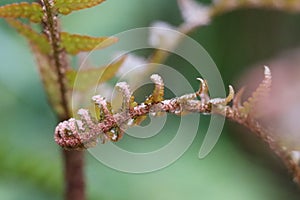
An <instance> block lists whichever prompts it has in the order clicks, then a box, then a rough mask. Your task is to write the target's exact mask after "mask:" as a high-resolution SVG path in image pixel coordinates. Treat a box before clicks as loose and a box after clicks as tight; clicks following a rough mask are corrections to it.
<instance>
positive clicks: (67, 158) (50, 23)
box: [40, 0, 85, 200]
mask: <svg viewBox="0 0 300 200" xmlns="http://www.w3.org/2000/svg"><path fill="white" fill-rule="evenodd" d="M40 4H41V5H42V7H43V11H44V17H43V28H44V33H45V34H46V35H47V37H48V39H49V41H50V44H51V47H52V54H51V55H50V56H51V60H52V61H53V66H54V70H55V72H56V74H57V81H58V84H59V95H60V101H61V102H60V104H61V106H62V108H63V113H62V114H58V113H57V114H58V118H59V121H62V120H66V119H68V118H70V116H71V112H70V109H69V101H68V94H69V93H68V88H67V86H66V80H65V79H66V78H65V71H66V70H67V69H68V68H70V67H69V64H68V60H67V57H66V52H65V51H64V49H62V48H61V47H60V30H59V29H60V28H59V22H58V18H57V13H56V11H55V10H54V9H53V5H54V2H53V0H40ZM62 155H63V160H64V166H65V169H64V174H65V199H66V200H84V199H85V181H84V173H83V171H84V153H83V152H80V151H67V150H62Z"/></svg>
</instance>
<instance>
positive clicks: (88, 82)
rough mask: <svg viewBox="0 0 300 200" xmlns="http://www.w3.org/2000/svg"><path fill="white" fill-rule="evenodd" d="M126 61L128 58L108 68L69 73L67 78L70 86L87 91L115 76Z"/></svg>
mask: <svg viewBox="0 0 300 200" xmlns="http://www.w3.org/2000/svg"><path fill="white" fill-rule="evenodd" d="M125 59H126V56H124V57H122V58H120V59H119V60H118V61H116V62H114V63H112V64H109V65H108V66H106V67H101V68H89V69H85V70H80V71H75V70H70V71H67V74H66V76H67V79H68V83H69V86H70V87H71V88H73V89H76V90H86V89H88V88H90V87H92V86H95V85H98V84H100V83H104V82H106V81H108V80H110V79H111V78H113V77H114V76H115V74H116V73H117V72H118V70H119V69H120V67H121V66H122V64H123V62H124V61H125ZM75 81H76V82H75Z"/></svg>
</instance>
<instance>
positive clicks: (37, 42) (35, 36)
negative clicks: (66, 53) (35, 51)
mask: <svg viewBox="0 0 300 200" xmlns="http://www.w3.org/2000/svg"><path fill="white" fill-rule="evenodd" d="M6 21H7V22H8V23H9V24H10V25H11V26H12V27H14V28H15V29H16V30H17V31H18V32H19V33H20V34H21V35H23V36H24V37H26V38H27V39H28V40H29V42H30V43H31V44H32V45H34V46H36V47H38V48H39V50H40V51H42V52H43V53H49V52H50V50H51V46H50V44H49V42H48V39H47V37H46V36H45V35H43V34H41V33H37V32H36V31H34V30H33V29H32V28H31V27H30V26H28V25H26V24H23V23H21V22H20V21H18V20H14V19H7V20H6Z"/></svg>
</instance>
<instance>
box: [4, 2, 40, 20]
mask: <svg viewBox="0 0 300 200" xmlns="http://www.w3.org/2000/svg"><path fill="white" fill-rule="evenodd" d="M0 17H2V18H26V19H29V20H30V21H31V22H34V23H39V22H41V21H42V18H43V10H42V7H41V5H40V4H38V3H27V2H22V3H13V4H9V5H5V6H1V7H0Z"/></svg>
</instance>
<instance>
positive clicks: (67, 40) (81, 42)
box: [61, 32, 118, 55]
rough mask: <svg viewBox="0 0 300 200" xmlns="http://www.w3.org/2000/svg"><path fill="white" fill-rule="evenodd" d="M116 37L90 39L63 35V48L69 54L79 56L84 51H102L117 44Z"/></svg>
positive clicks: (64, 33)
mask: <svg viewBox="0 0 300 200" xmlns="http://www.w3.org/2000/svg"><path fill="white" fill-rule="evenodd" d="M117 40H118V39H117V38H115V37H90V36H85V35H77V34H69V33H66V32H62V33H61V46H62V48H64V49H65V50H66V52H67V53H69V54H73V55H75V54H77V53H79V52H82V51H91V50H93V49H95V48H96V49H101V48H105V47H107V46H110V45H111V44H113V43H115V42H117Z"/></svg>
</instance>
